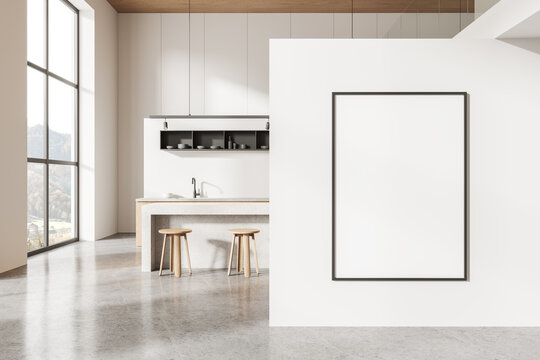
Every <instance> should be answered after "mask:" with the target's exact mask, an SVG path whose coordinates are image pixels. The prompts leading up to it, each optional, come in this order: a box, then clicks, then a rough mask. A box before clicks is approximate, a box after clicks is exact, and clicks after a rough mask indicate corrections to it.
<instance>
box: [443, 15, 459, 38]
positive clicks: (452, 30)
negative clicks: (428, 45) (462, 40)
mask: <svg viewBox="0 0 540 360" xmlns="http://www.w3.org/2000/svg"><path fill="white" fill-rule="evenodd" d="M460 17H461V14H459V13H441V14H439V37H441V38H452V37H454V35H456V34H457V33H458V32H459V31H460Z"/></svg>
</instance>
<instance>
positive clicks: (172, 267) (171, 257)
mask: <svg viewBox="0 0 540 360" xmlns="http://www.w3.org/2000/svg"><path fill="white" fill-rule="evenodd" d="M169 240H170V241H171V243H170V244H171V245H170V246H169V257H170V260H169V271H170V272H171V273H172V272H173V271H174V256H173V242H174V235H170V236H169Z"/></svg>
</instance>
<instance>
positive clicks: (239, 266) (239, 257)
mask: <svg viewBox="0 0 540 360" xmlns="http://www.w3.org/2000/svg"><path fill="white" fill-rule="evenodd" d="M235 236H238V255H237V256H236V262H237V263H236V271H237V272H241V271H242V237H241V236H240V235H235Z"/></svg>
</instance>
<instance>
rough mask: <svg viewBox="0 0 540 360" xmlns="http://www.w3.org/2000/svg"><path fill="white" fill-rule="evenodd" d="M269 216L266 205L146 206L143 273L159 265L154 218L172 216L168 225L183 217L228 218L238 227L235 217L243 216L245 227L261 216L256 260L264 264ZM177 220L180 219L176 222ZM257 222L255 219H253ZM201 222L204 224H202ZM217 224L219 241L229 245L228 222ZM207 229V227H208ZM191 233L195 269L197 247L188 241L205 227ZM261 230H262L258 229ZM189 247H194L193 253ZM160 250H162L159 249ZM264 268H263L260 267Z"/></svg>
mask: <svg viewBox="0 0 540 360" xmlns="http://www.w3.org/2000/svg"><path fill="white" fill-rule="evenodd" d="M268 214H269V204H268V202H208V201H205V202H198V203H193V202H190V203H183V202H166V203H154V204H147V205H145V206H143V207H142V209H141V223H142V226H141V235H142V251H141V270H142V271H143V272H150V271H152V270H155V269H156V268H157V267H158V266H159V262H158V261H156V254H157V252H158V251H157V250H156V249H157V247H156V245H157V243H158V241H156V236H155V233H156V232H157V229H156V228H155V224H156V218H157V217H161V216H163V217H167V216H170V217H173V218H172V219H171V221H170V223H182V224H184V222H183V221H181V217H182V216H186V219H187V218H188V217H189V222H192V221H193V220H194V219H196V218H199V217H200V216H201V215H203V216H212V217H213V216H231V218H230V220H233V221H231V222H230V223H231V226H232V227H237V224H239V223H242V222H241V221H239V219H238V216H246V224H247V225H253V222H254V218H253V216H263V217H264V218H262V219H261V221H260V227H264V228H266V229H265V230H266V231H261V234H260V236H259V237H258V240H257V245H258V247H257V250H259V248H260V249H261V250H259V258H260V260H263V261H262V262H263V264H264V263H266V261H265V260H264V258H266V257H267V256H268V252H267V251H264V249H265V248H268V231H267V228H268ZM193 215H197V217H193ZM178 218H180V220H179V219H178ZM255 221H256V220H255ZM202 222H203V223H204V221H202ZM219 223H221V224H223V225H224V226H222V227H223V231H221V230H220V231H221V232H223V238H221V237H220V239H224V241H227V240H228V241H229V242H230V239H231V237H230V235H229V234H228V233H227V232H226V228H227V227H228V226H225V225H226V224H227V220H224V221H219ZM208 227H210V225H208ZM192 230H193V233H192V234H189V235H188V239H190V243H189V245H190V252H191V261H192V266H193V267H194V268H196V267H198V266H197V261H198V260H197V259H196V257H194V256H196V253H197V251H196V250H195V246H197V245H196V244H193V242H192V241H191V238H194V240H195V239H196V237H197V236H200V235H203V236H204V233H205V229H204V226H203V225H202V226H200V227H199V228H195V229H192ZM261 230H262V229H261ZM215 231H216V227H212V229H211V232H215ZM161 244H162V243H161V239H160V240H159V247H160V246H161ZM192 247H193V248H194V249H193V250H194V251H192ZM159 251H161V248H160V249H159ZM200 251H201V252H202V251H204V249H200ZM220 264H221V262H218V263H217V265H216V266H219V267H221V266H220ZM201 267H207V266H201ZM262 267H264V266H262Z"/></svg>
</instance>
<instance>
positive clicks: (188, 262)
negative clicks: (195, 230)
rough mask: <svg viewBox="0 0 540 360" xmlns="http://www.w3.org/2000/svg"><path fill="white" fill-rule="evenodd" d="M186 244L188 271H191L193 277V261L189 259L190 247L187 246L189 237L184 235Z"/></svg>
mask: <svg viewBox="0 0 540 360" xmlns="http://www.w3.org/2000/svg"><path fill="white" fill-rule="evenodd" d="M184 244H185V245H186V255H187V265H188V270H189V275H191V274H192V273H191V260H190V258H189V247H188V244H187V236H186V234H184Z"/></svg>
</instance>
